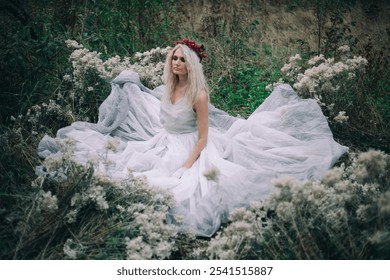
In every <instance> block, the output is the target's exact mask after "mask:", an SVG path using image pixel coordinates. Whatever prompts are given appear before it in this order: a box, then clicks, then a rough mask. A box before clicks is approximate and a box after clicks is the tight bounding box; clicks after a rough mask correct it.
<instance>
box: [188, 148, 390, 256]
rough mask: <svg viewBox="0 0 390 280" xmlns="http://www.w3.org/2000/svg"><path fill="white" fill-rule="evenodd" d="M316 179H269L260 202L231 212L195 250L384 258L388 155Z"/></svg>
mask: <svg viewBox="0 0 390 280" xmlns="http://www.w3.org/2000/svg"><path fill="white" fill-rule="evenodd" d="M349 160H350V161H351V164H350V165H349V166H345V165H344V164H342V165H341V166H339V167H335V168H333V169H331V170H330V171H328V173H327V174H326V175H325V176H324V178H323V179H322V181H321V182H311V181H309V182H306V183H302V182H297V181H295V180H294V179H290V178H284V179H281V180H279V181H277V182H275V187H276V188H277V192H275V193H274V194H273V195H272V196H271V197H270V199H268V200H266V201H264V202H263V203H254V204H253V205H252V206H251V207H250V208H249V209H238V210H236V211H234V212H233V213H232V214H231V224H229V225H227V227H226V228H225V229H223V230H222V231H221V232H219V233H218V235H217V236H216V237H215V238H214V239H212V240H211V241H210V242H209V244H208V247H207V248H205V249H202V250H198V251H197V252H196V254H195V256H196V257H197V258H210V259H388V257H389V252H390V234H389V232H390V223H389V215H390V211H389V210H390V208H389V201H390V200H389V195H390V180H389V178H390V176H389V175H390V174H389V166H390V158H389V156H388V155H386V154H384V153H383V152H379V151H374V150H370V151H368V152H365V153H360V154H359V155H355V154H351V155H350V158H349Z"/></svg>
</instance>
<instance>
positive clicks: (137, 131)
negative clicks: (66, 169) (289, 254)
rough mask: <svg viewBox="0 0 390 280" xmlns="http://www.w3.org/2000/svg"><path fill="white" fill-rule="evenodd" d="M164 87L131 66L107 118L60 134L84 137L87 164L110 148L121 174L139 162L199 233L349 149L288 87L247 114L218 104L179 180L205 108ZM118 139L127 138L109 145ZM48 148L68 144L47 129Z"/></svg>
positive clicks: (312, 105)
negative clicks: (150, 83) (170, 98)
mask: <svg viewBox="0 0 390 280" xmlns="http://www.w3.org/2000/svg"><path fill="white" fill-rule="evenodd" d="M162 92H163V87H159V88H157V89H155V90H153V91H152V90H149V89H147V88H146V87H144V86H143V85H142V84H141V83H140V81H139V77H138V75H137V74H136V73H134V72H129V71H124V72H122V73H121V74H120V75H119V76H118V77H117V78H116V79H114V80H113V82H112V91H111V94H110V96H109V97H108V98H107V99H106V100H105V101H104V102H103V103H102V105H101V107H100V109H99V122H98V123H97V124H92V123H86V122H76V123H74V124H72V125H71V126H69V127H65V128H63V129H60V130H59V131H58V133H57V138H62V139H63V138H66V137H71V138H73V139H74V140H75V141H76V151H75V157H76V159H77V160H78V161H80V162H85V161H87V160H88V159H90V158H92V157H94V156H95V158H96V155H97V154H102V155H104V156H105V160H109V161H110V162H112V163H113V164H111V165H110V169H109V172H110V174H111V176H113V177H115V178H125V177H126V176H127V175H128V170H129V169H131V170H132V171H133V172H134V174H135V175H136V176H138V175H140V176H141V175H142V176H146V178H147V180H148V182H149V183H150V185H154V186H158V187H161V188H163V189H166V190H168V191H170V192H172V193H173V195H174V197H175V199H176V202H177V204H176V208H175V209H173V210H172V213H171V214H170V215H169V217H168V219H169V220H170V221H172V222H173V223H175V215H180V216H182V222H183V223H182V224H180V225H179V224H178V228H179V230H180V229H182V228H188V227H192V228H193V229H194V230H195V231H196V234H197V235H199V236H212V235H213V234H214V233H215V232H216V231H217V230H218V228H219V227H220V225H221V223H222V222H224V221H227V219H228V215H229V213H230V212H231V211H232V210H233V209H235V208H238V207H245V206H248V205H249V203H250V202H251V201H262V200H264V199H266V198H267V196H268V195H269V194H270V193H271V192H273V191H274V187H273V184H272V181H273V180H274V179H275V178H278V177H282V176H292V177H294V178H297V179H299V180H307V179H318V178H320V177H321V176H322V175H323V174H324V172H325V171H326V170H328V169H329V168H330V167H331V166H332V165H333V164H334V163H335V161H336V160H337V159H338V158H339V157H340V156H341V155H342V154H343V153H344V152H346V150H347V148H346V147H345V146H342V145H340V144H338V143H337V142H335V141H334V139H333V136H332V133H331V131H330V129H329V126H328V123H327V120H326V118H325V117H324V115H323V114H322V111H321V109H320V107H319V106H318V104H317V103H316V101H314V100H311V99H301V98H299V97H298V96H297V95H296V93H295V92H294V91H293V89H292V88H291V87H290V86H289V85H282V86H279V87H277V88H276V89H275V90H274V91H273V92H272V94H271V95H270V96H269V97H268V98H267V99H266V100H265V101H264V102H263V104H262V105H261V106H260V107H259V108H258V109H257V110H256V111H255V112H253V114H252V115H251V116H250V117H249V118H248V119H246V120H244V119H238V118H235V117H232V116H229V115H228V114H226V113H225V112H222V111H220V110H218V109H216V108H215V107H214V106H212V105H211V104H209V136H208V142H207V145H206V147H205V148H204V150H203V151H202V152H201V154H200V156H199V158H198V159H197V160H196V162H195V163H194V164H193V166H192V167H191V168H190V169H188V170H187V171H185V172H184V174H183V176H182V177H181V178H177V177H174V176H173V174H174V173H175V171H177V170H178V169H179V168H180V167H181V166H182V164H183V163H184V161H185V160H186V159H187V157H188V155H189V154H190V153H191V151H192V149H193V148H194V146H195V145H196V143H197V140H198V130H197V122H196V113H195V112H194V111H193V109H192V108H189V107H187V102H186V99H185V98H181V99H179V100H178V101H177V102H176V103H175V104H172V103H166V102H161V101H160V98H161V95H162ZM113 138H116V139H120V141H118V142H119V144H118V145H117V149H116V151H115V152H114V151H109V152H108V153H107V143H108V142H110V141H112V140H113ZM38 152H39V155H40V156H42V157H48V156H52V155H53V154H56V153H59V152H61V150H60V148H59V147H58V145H57V144H56V143H55V140H54V139H53V138H51V137H49V136H45V137H44V138H43V139H42V141H41V142H40V144H39V147H38ZM212 171H217V176H215V178H212V179H213V180H208V179H207V178H206V177H205V176H204V174H205V173H210V172H212Z"/></svg>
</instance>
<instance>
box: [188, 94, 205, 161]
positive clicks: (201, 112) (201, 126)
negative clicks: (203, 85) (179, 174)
mask: <svg viewBox="0 0 390 280" xmlns="http://www.w3.org/2000/svg"><path fill="white" fill-rule="evenodd" d="M208 103H209V98H208V94H207V92H206V91H204V90H202V92H201V93H200V96H199V99H198V101H197V102H196V103H195V105H194V109H195V111H196V118H197V121H198V134H199V138H198V142H197V143H196V145H195V147H194V149H193V150H192V152H191V154H190V155H189V157H188V158H187V160H186V161H185V162H184V164H183V167H184V168H190V167H191V166H192V165H193V164H194V162H195V161H196V160H197V159H198V157H199V155H200V153H201V152H202V150H203V149H204V147H206V144H207V137H208V133H209V109H208Z"/></svg>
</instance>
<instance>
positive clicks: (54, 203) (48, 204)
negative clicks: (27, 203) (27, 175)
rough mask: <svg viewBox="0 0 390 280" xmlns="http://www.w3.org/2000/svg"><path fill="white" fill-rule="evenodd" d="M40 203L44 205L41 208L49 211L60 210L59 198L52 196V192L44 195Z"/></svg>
mask: <svg viewBox="0 0 390 280" xmlns="http://www.w3.org/2000/svg"><path fill="white" fill-rule="evenodd" d="M40 202H41V203H42V205H41V207H42V208H43V209H45V210H48V211H53V210H57V209H58V199H57V196H55V195H52V194H51V191H48V192H46V193H43V194H42V196H41V198H40Z"/></svg>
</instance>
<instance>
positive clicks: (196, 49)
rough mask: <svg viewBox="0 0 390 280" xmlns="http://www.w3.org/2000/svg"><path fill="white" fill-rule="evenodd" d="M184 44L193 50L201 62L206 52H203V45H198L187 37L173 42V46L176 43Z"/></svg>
mask: <svg viewBox="0 0 390 280" xmlns="http://www.w3.org/2000/svg"><path fill="white" fill-rule="evenodd" d="M179 44H181V45H186V46H187V47H189V48H190V49H191V50H193V51H194V52H195V53H196V54H197V55H198V57H199V59H200V62H202V59H203V58H206V57H207V56H206V54H205V53H204V51H205V50H206V48H205V47H204V46H203V45H200V46H199V45H198V44H197V43H195V42H194V41H191V40H189V39H187V38H186V39H182V40H180V41H177V42H176V43H175V46H176V45H179Z"/></svg>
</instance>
